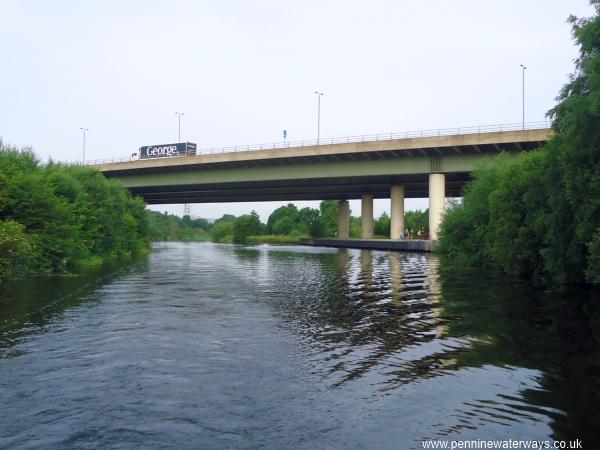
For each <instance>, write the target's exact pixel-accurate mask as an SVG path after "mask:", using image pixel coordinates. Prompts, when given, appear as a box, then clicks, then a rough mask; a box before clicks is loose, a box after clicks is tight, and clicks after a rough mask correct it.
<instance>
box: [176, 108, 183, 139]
mask: <svg viewBox="0 0 600 450" xmlns="http://www.w3.org/2000/svg"><path fill="white" fill-rule="evenodd" d="M175 114H177V116H178V122H179V128H178V129H179V132H178V134H177V142H181V116H184V115H185V114H184V113H180V112H177V111H175Z"/></svg>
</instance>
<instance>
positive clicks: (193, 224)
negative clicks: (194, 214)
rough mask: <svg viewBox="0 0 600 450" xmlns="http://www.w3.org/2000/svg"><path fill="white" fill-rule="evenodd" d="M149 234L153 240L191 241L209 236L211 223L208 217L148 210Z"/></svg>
mask: <svg viewBox="0 0 600 450" xmlns="http://www.w3.org/2000/svg"><path fill="white" fill-rule="evenodd" d="M146 219H147V221H148V229H149V233H148V234H149V236H150V239H151V240H152V241H190V240H204V239H207V238H208V230H209V229H210V225H209V223H208V221H207V220H206V219H192V218H191V217H190V216H188V215H185V216H183V217H178V216H176V215H174V214H168V213H166V212H164V213H160V212H157V211H150V210H146Z"/></svg>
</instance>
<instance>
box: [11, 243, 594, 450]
mask: <svg viewBox="0 0 600 450" xmlns="http://www.w3.org/2000/svg"><path fill="white" fill-rule="evenodd" d="M599 300H600V299H599V298H598V296H597V294H594V293H591V292H566V293H556V292H539V291H535V290H533V289H532V288H531V287H529V286H528V285H527V284H526V283H523V282H517V281H515V280H511V279H507V278H505V277H501V276H498V275H495V274H489V273H483V272H480V271H465V270H456V269H450V268H444V267H440V264H439V261H438V260H437V258H436V257H434V256H431V255H426V254H407V253H388V252H377V251H369V250H363V251H359V250H346V249H336V250H334V249H317V248H305V247H272V246H259V247H235V246H227V245H213V244H194V243H169V244H160V245H157V247H156V249H155V251H154V252H153V253H152V254H151V255H150V257H149V259H148V261H143V262H139V263H136V264H132V265H129V266H127V267H122V268H119V269H115V268H112V269H110V270H107V271H106V272H105V273H100V274H98V273H96V274H90V275H88V276H82V277H77V278H59V279H50V280H48V279H39V280H30V281H28V282H24V283H20V284H18V285H15V286H13V287H11V288H10V289H5V291H4V292H3V293H2V294H0V307H1V310H0V387H1V388H2V389H1V390H0V400H1V402H2V405H3V408H2V412H0V424H2V427H0V447H4V446H7V447H19V446H22V447H27V446H28V445H31V444H32V443H34V444H33V446H39V447H57V448H64V447H97V446H103V445H106V446H112V445H115V444H118V446H119V447H125V448H128V447H131V448H137V447H140V446H142V447H148V446H149V447H160V448H197V447H206V448H257V447H266V448H311V449H312V448H421V444H420V440H421V439H509V438H512V439H551V438H552V439H576V438H579V439H583V440H584V442H588V443H590V444H591V443H592V442H596V441H597V440H598V438H600V432H599V431H598V427H597V424H598V423H599V422H600V376H599V375H598V374H599V373H600V372H599V370H598V369H600V350H599V346H598V343H599V342H600V327H599V320H598V318H599V313H598V309H599V308H598V306H597V305H598V301H599ZM586 448H588V447H586Z"/></svg>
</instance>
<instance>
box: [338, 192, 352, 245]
mask: <svg viewBox="0 0 600 450" xmlns="http://www.w3.org/2000/svg"><path fill="white" fill-rule="evenodd" d="M349 237H350V202H349V201H348V200H340V201H339V203H338V238H339V239H348V238H349Z"/></svg>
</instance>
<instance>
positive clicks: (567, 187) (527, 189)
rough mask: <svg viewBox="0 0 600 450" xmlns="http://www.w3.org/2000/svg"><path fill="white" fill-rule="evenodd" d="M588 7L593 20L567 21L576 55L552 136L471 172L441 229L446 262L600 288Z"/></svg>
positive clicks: (593, 31) (599, 136)
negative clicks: (527, 150)
mask: <svg viewBox="0 0 600 450" xmlns="http://www.w3.org/2000/svg"><path fill="white" fill-rule="evenodd" d="M591 3H592V5H593V6H594V8H595V10H596V15H595V16H594V17H592V18H590V19H577V18H575V17H571V18H570V19H569V20H570V22H571V24H572V27H573V36H574V38H575V41H576V42H577V43H578V44H579V47H580V56H579V59H577V60H576V69H575V73H574V74H573V75H572V76H571V78H570V81H569V82H568V83H567V84H566V85H565V86H564V87H563V89H562V91H561V93H560V96H559V97H558V104H557V105H556V106H555V107H554V108H553V109H552V110H551V111H550V112H549V116H550V117H551V118H552V126H553V128H554V131H555V136H554V138H553V139H552V140H551V141H550V142H549V143H548V144H546V145H545V146H544V148H542V149H540V150H538V151H535V152H531V153H527V154H522V155H520V156H518V157H516V158H512V157H509V156H508V155H500V156H499V157H498V158H497V160H496V161H495V163H494V164H487V165H484V166H481V167H480V168H479V169H478V170H476V171H475V173H474V180H473V182H472V183H471V184H470V185H469V186H468V187H467V189H466V192H465V194H464V200H463V203H462V204H460V205H456V206H455V207H454V208H452V209H451V210H450V211H448V212H447V213H446V217H445V219H444V222H443V224H442V227H441V238H440V251H441V252H442V255H443V256H444V258H445V259H447V260H451V261H454V262H455V263H458V264H469V265H478V266H491V267H495V268H499V269H502V270H504V271H505V272H509V273H514V274H518V275H523V276H529V277H534V278H536V279H539V280H543V281H551V282H558V283H567V284H577V283H584V282H588V283H597V284H600V108H599V107H598V105H599V104H600V71H599V70H598V67H600V37H599V36H600V1H597V0H593V1H592V2H591Z"/></svg>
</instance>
